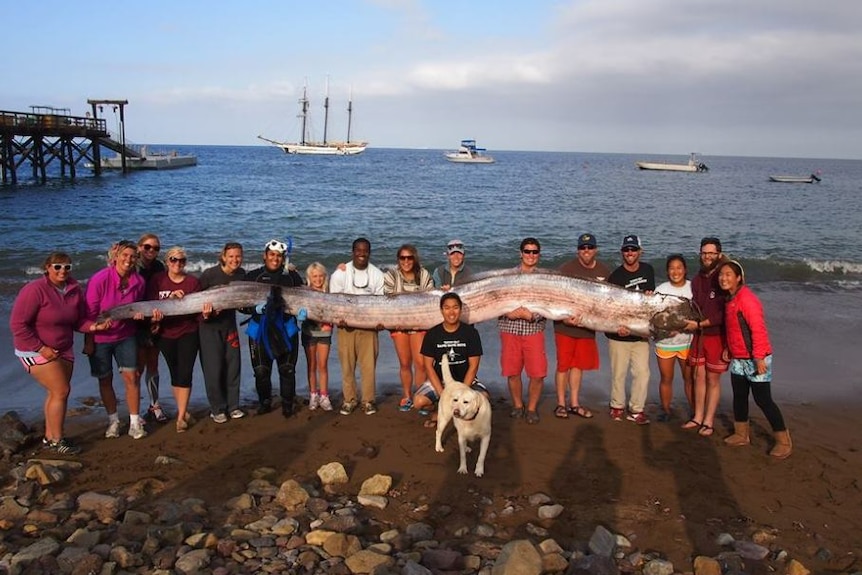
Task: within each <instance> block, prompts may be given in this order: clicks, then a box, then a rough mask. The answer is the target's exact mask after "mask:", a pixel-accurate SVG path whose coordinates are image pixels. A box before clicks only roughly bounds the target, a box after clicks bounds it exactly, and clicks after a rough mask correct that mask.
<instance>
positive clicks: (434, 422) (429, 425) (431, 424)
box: [422, 419, 437, 429]
mask: <svg viewBox="0 0 862 575" xmlns="http://www.w3.org/2000/svg"><path fill="white" fill-rule="evenodd" d="M422 425H423V427H427V428H429V429H437V420H436V419H427V420H425V422H424V423H423V424H422Z"/></svg>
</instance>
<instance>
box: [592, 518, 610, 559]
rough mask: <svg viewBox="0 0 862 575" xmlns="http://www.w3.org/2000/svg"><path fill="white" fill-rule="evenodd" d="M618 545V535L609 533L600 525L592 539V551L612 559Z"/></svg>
mask: <svg viewBox="0 0 862 575" xmlns="http://www.w3.org/2000/svg"><path fill="white" fill-rule="evenodd" d="M616 543H617V538H616V535H614V534H613V533H611V532H610V531H608V530H607V529H606V528H605V527H603V526H601V525H598V526H596V528H595V530H594V531H593V535H592V536H591V537H590V543H589V547H590V551H592V552H593V553H594V554H596V555H601V556H602V557H610V556H612V555H613V554H614V548H615V546H616Z"/></svg>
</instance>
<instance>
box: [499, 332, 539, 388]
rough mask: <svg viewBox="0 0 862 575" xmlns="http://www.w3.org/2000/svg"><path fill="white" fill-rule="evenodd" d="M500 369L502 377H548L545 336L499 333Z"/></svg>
mask: <svg viewBox="0 0 862 575" xmlns="http://www.w3.org/2000/svg"><path fill="white" fill-rule="evenodd" d="M500 367H501V369H502V373H503V377H514V376H516V375H517V376H520V375H521V371H523V370H526V372H527V377H545V376H546V375H548V356H547V355H545V334H544V333H543V332H539V333H534V334H531V335H515V334H513V333H506V332H500Z"/></svg>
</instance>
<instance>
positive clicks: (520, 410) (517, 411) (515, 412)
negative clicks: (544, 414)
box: [509, 405, 526, 418]
mask: <svg viewBox="0 0 862 575" xmlns="http://www.w3.org/2000/svg"><path fill="white" fill-rule="evenodd" d="M525 409H526V408H525V407H524V406H523V405H522V406H521V407H513V408H512V411H510V412H509V417H513V418H518V417H524V410H525Z"/></svg>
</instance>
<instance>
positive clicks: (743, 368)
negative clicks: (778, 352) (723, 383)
mask: <svg viewBox="0 0 862 575" xmlns="http://www.w3.org/2000/svg"><path fill="white" fill-rule="evenodd" d="M763 360H764V361H765V362H766V373H757V366H756V365H755V364H754V361H753V360H751V359H732V360H730V373H732V374H733V375H741V376H743V377H745V378H746V379H748V381H750V382H752V383H763V382H769V381H772V356H771V355H767V356H766V357H765V358H763Z"/></svg>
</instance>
